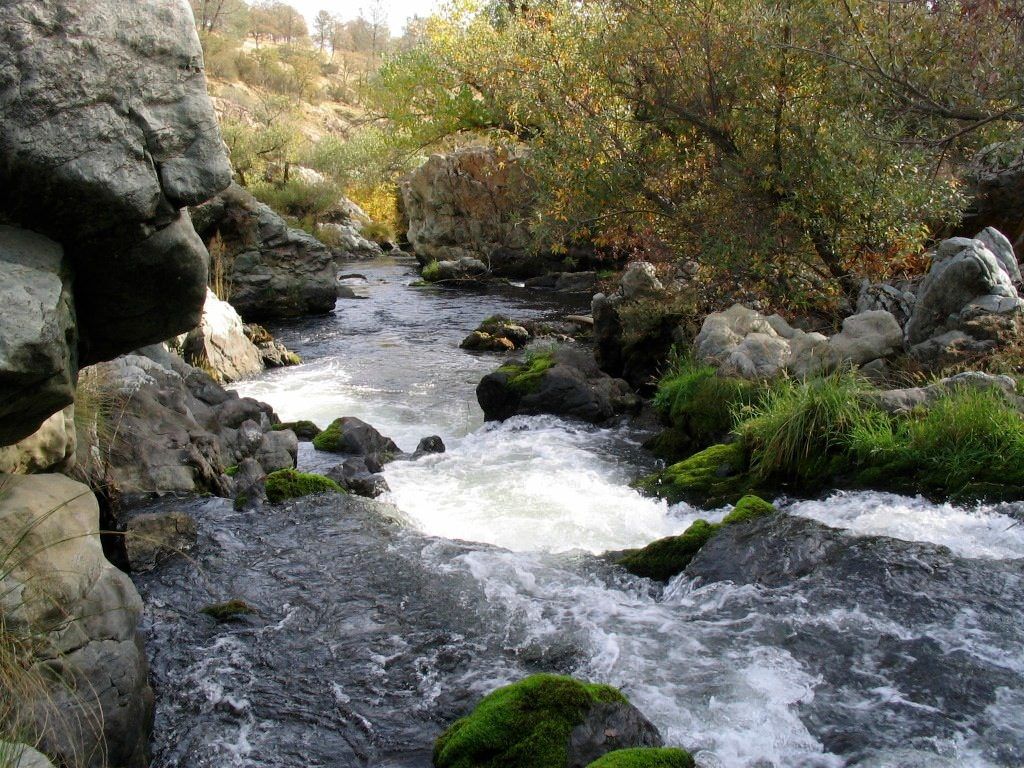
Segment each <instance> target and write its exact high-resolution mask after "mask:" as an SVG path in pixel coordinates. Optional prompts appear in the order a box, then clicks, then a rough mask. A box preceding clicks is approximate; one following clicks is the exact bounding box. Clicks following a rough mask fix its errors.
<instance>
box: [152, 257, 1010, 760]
mask: <svg viewBox="0 0 1024 768" xmlns="http://www.w3.org/2000/svg"><path fill="white" fill-rule="evenodd" d="M350 271H357V272H360V273H362V274H363V275H365V276H366V278H367V280H366V282H365V283H359V284H358V285H357V287H356V290H357V291H358V292H360V293H362V294H363V295H365V296H366V297H367V298H366V299H365V300H342V301H339V304H338V307H337V309H336V311H335V313H334V314H333V315H332V316H329V317H326V318H319V319H312V320H303V321H297V322H294V323H288V324H282V325H279V326H277V327H275V328H273V331H274V332H275V333H276V334H277V335H278V337H279V338H280V339H281V340H282V341H284V342H285V343H286V344H287V345H288V346H289V347H291V348H292V349H295V350H296V351H298V352H299V353H300V354H301V355H302V356H303V358H304V360H305V361H306V362H305V363H304V364H303V365H301V366H297V367H294V368H288V369H282V370H277V371H270V372H267V373H265V374H264V375H262V376H260V377H259V378H257V379H254V380H252V381H248V382H243V383H242V384H241V385H239V386H238V387H237V388H238V389H239V391H240V392H241V394H243V395H247V396H252V397H257V398H259V399H262V400H265V401H266V402H269V403H270V404H272V405H273V406H274V408H275V409H276V410H277V412H278V413H279V415H280V416H281V417H282V419H285V420H291V419H298V418H308V419H312V420H314V421H316V422H317V423H318V424H320V425H321V426H325V425H326V424H327V423H328V422H329V421H331V420H332V419H334V418H336V417H338V416H358V417H360V418H362V419H364V420H366V421H368V422H369V423H371V424H373V425H374V426H376V427H377V428H378V429H379V430H380V431H381V432H383V433H384V434H387V435H389V436H391V437H393V438H394V439H395V440H396V441H397V442H398V444H399V446H400V447H402V448H403V449H405V450H411V449H412V448H413V447H415V445H416V442H417V441H418V440H419V438H421V437H423V436H426V435H431V434H437V435H440V436H441V437H442V438H443V439H444V441H445V443H446V444H447V447H448V450H447V452H446V453H444V454H440V455H433V456H428V457H425V458H423V459H420V460H418V461H416V462H408V461H399V462H394V463H392V464H390V465H389V466H388V467H387V469H386V472H385V477H386V479H387V482H388V483H389V485H390V487H391V489H392V490H391V493H390V494H389V495H388V496H386V497H385V500H386V501H388V502H390V503H391V504H393V505H394V508H395V509H394V510H393V511H392V512H391V513H390V514H387V515H384V514H382V513H381V511H380V510H379V508H377V507H375V506H373V505H368V504H364V503H362V502H360V501H358V500H344V501H342V500H339V499H337V498H331V497H323V498H320V499H316V500H300V501H297V502H293V503H290V504H286V505H281V506H279V507H268V508H266V509H264V510H261V511H258V512H237V511H235V510H233V509H232V506H231V503H230V502H229V501H224V500H218V499H213V500H203V499H197V500H192V501H185V502H182V501H175V502H161V503H162V504H164V505H166V504H174V505H175V506H176V508H186V509H189V510H190V511H192V512H193V514H194V515H195V516H196V517H197V519H198V521H199V526H200V544H199V545H198V546H197V548H196V549H195V551H194V552H192V553H191V559H190V560H188V561H183V560H179V561H178V562H176V563H173V564H170V565H168V566H165V567H163V568H161V569H160V570H158V571H155V572H153V573H150V574H143V575H140V576H139V577H138V579H137V583H138V586H139V588H140V591H141V592H142V594H143V597H144V599H145V601H146V604H147V609H146V614H145V617H144V621H143V628H144V631H145V633H146V635H147V644H148V648H149V652H150V657H151V663H152V674H153V682H154V688H155V690H156V695H157V716H156V724H155V740H154V745H153V748H154V765H155V766H157V767H158V768H164V767H166V768H170V767H171V766H217V767H221V766H253V767H259V768H284V767H285V766H305V767H312V766H324V767H325V768H326V767H328V766H330V767H334V766H429V765H430V748H431V745H432V741H433V739H434V738H436V736H437V735H438V734H439V733H440V732H441V730H442V729H443V728H444V727H445V725H446V724H447V723H450V722H451V721H452V720H453V719H455V718H456V717H459V716H461V715H462V714H465V713H466V712H467V711H468V710H469V709H470V708H471V707H472V704H473V703H474V701H475V700H477V699H478V698H479V697H480V696H481V695H483V694H484V693H485V692H487V691H488V690H490V689H492V688H493V687H495V686H497V685H500V684H502V683H505V682H509V681H512V680H515V679H518V678H520V677H522V676H524V675H526V674H529V673H531V672H536V671H557V672H564V673H567V674H575V675H577V676H580V677H585V678H589V679H592V680H596V681H601V682H609V683H613V684H615V685H618V686H620V687H621V688H622V689H623V690H624V691H625V692H626V693H627V695H629V697H630V698H631V700H632V701H633V703H634V704H636V705H637V706H638V707H639V708H640V709H641V710H642V711H643V712H644V713H645V714H646V715H647V716H648V717H649V718H651V719H652V720H653V721H654V722H655V724H656V725H657V726H658V727H659V728H660V729H661V731H662V734H663V735H664V736H665V739H666V741H667V742H668V743H670V744H677V745H680V746H684V747H687V748H689V749H691V750H692V751H694V753H695V754H696V756H697V759H698V763H699V765H701V766H702V767H703V768H771V767H774V768H833V767H838V766H845V765H858V764H862V765H865V766H868V765H870V766H872V768H878V767H879V766H883V767H886V766H887V767H889V768H896V766H900V767H901V768H904V767H907V768H914V767H920V768H925V767H930V766H977V767H978V768H987V767H988V766H1006V767H1008V766H1020V765H1024V718H1021V716H1020V715H1021V712H1024V621H1022V620H1021V619H1020V615H1019V609H1020V606H1021V605H1022V604H1024V578H1022V577H1024V567H1022V563H1024V560H1022V558H1024V526H1021V525H1018V524H1017V522H1018V521H1019V519H1020V518H1021V517H1022V516H1024V512H1022V510H1021V507H1020V505H1001V506H982V507H977V508H971V509H963V508H957V507H952V506H950V505H941V504H932V503H930V502H927V501H924V500H921V499H909V498H902V497H897V496H892V495H888V494H879V493H858V494H850V493H835V494H832V495H830V496H829V497H828V498H825V499H822V500H818V501H803V502H783V506H784V508H785V511H786V512H788V513H789V514H790V515H793V516H796V517H798V518H800V519H802V520H804V521H818V522H820V523H824V524H825V525H826V526H831V527H833V528H839V529H842V533H841V534H836V535H837V536H838V539H837V541H838V544H837V545H836V546H835V547H833V549H832V550H830V552H832V553H833V554H832V555H830V557H829V558H826V559H824V560H822V561H821V562H820V563H818V564H817V565H816V567H815V568H814V569H813V570H812V571H811V572H809V573H801V574H799V575H798V576H795V577H794V578H793V580H792V582H791V583H785V584H775V585H766V584H765V583H760V582H746V581H743V580H742V579H741V580H738V581H724V582H723V581H718V582H709V581H708V580H705V579H701V578H699V577H698V578H695V579H691V578H687V577H686V576H680V577H677V578H676V579H674V580H673V581H672V582H671V583H670V584H669V585H667V586H665V587H663V586H661V585H656V584H652V583H650V582H648V581H645V580H642V579H638V578H634V577H632V576H629V575H628V574H625V573H623V572H621V571H620V570H618V569H616V568H614V567H612V566H610V565H609V564H608V563H607V562H606V561H605V560H604V559H602V558H601V557H600V553H602V552H604V551H607V550H617V549H622V548H626V547H631V546H639V545H643V544H645V543H647V542H649V541H651V540H653V539H655V538H658V537H661V536H665V535H668V534H671V533H675V532H678V531H681V530H682V529H684V528H685V527H686V526H687V525H688V524H689V523H690V522H692V521H693V520H694V519H696V518H697V517H706V518H707V519H710V520H716V519H719V518H720V517H721V516H722V515H723V514H724V512H725V510H718V511H712V512H701V511H698V510H695V509H693V508H691V507H689V506H687V505H685V504H684V505H677V506H675V507H669V506H668V505H666V504H665V503H663V502H659V501H656V500H652V499H646V498H642V497H641V496H639V495H638V494H636V493H635V492H633V491H632V490H630V488H629V485H628V484H629V481H630V480H631V479H633V478H634V477H636V476H637V475H638V474H640V473H641V472H642V471H644V470H645V469H649V468H650V461H651V460H650V458H649V457H647V456H646V455H645V453H644V452H643V451H642V450H641V449H640V446H639V438H638V436H637V435H636V434H634V433H632V432H630V430H629V429H627V428H624V427H623V428H616V429H599V428H595V427H590V426H586V425H582V424H577V423H569V422H565V421H562V420H560V419H557V418H554V417H529V418H525V417H518V418H514V419H511V420H509V421H507V422H505V423H503V424H498V425H493V424H487V425H484V424H483V419H482V415H481V413H480V410H479V408H478V407H477V405H476V399H475V396H474V388H475V386H476V384H477V382H478V381H479V379H480V377H481V376H483V375H484V374H485V373H487V372H488V371H490V370H492V369H493V368H494V367H495V366H496V365H497V358H496V357H495V356H493V355H475V354H469V353H466V352H464V351H462V350H460V349H458V342H459V341H460V340H461V339H462V337H463V336H465V335H466V333H468V332H469V331H470V330H472V329H473V328H474V327H475V326H476V325H477V324H478V323H479V322H480V320H482V319H483V318H484V317H487V316H489V315H492V314H495V313H505V314H510V315H512V316H514V317H518V318H545V317H551V316H557V315H558V314H563V313H565V312H566V311H573V310H578V309H579V305H578V304H576V305H574V304H572V302H569V303H566V301H565V300H564V299H560V298H555V297H553V296H549V297H544V296H541V297H538V296H536V295H530V294H529V293H527V292H526V291H516V290H509V291H506V292H502V293H497V294H494V293H490V294H465V293H454V292H448V291H443V290H439V289H433V288H414V287H411V286H410V284H411V283H412V282H414V281H415V279H416V275H415V273H414V271H413V270H412V266H411V262H408V261H405V260H397V261H396V260H387V259H385V260H380V261H378V262H373V263H370V264H365V263H364V264H359V265H353V266H352V267H351V269H350ZM330 465H331V462H330V461H329V457H324V456H322V455H317V454H316V452H314V451H313V450H312V448H311V446H310V445H309V444H303V445H302V447H301V449H300V466H302V467H305V468H310V469H323V468H326V467H328V466H330ZM807 525H808V526H810V529H809V530H810V534H808V535H810V536H811V537H812V538H813V537H814V536H818V535H819V533H820V534H821V535H825V534H829V533H832V532H830V531H829V529H828V528H824V527H822V526H816V524H813V523H807ZM819 529H820V531H819ZM822 532H823V533H822ZM235 597H238V598H242V599H245V600H246V601H248V602H249V603H251V604H252V605H253V606H255V607H256V608H257V611H258V612H257V613H256V614H255V615H253V616H250V617H247V618H245V619H244V620H242V621H239V622H235V623H229V624H222V625H217V624H214V622H212V620H210V619H208V618H207V617H205V616H201V615H199V614H198V613H197V610H198V608H199V607H201V606H202V605H203V604H205V603H208V602H212V601H215V600H224V599H228V598H235Z"/></svg>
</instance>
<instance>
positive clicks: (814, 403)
mask: <svg viewBox="0 0 1024 768" xmlns="http://www.w3.org/2000/svg"><path fill="white" fill-rule="evenodd" d="M864 389H865V384H864V383H863V382H862V381H861V380H860V379H858V378H857V377H856V376H855V375H854V374H852V373H847V372H841V373H837V374H834V375H831V376H827V377H824V378H819V379H811V380H810V381H806V382H796V381H792V380H789V379H783V380H780V381H778V382H775V383H773V384H772V386H770V387H769V388H768V389H767V390H766V391H765V392H764V394H763V395H762V397H761V398H760V399H759V400H758V402H757V403H755V404H754V405H753V406H751V407H750V408H749V409H747V410H745V411H744V412H743V414H742V416H743V420H742V422H741V423H740V424H739V426H738V427H737V433H738V434H739V435H740V437H741V439H742V441H743V443H744V445H745V446H746V449H747V452H748V455H749V456H750V469H751V472H752V474H753V475H754V477H756V478H757V479H758V480H762V481H764V480H768V479H769V478H772V477H775V478H779V477H783V478H785V477H791V478H795V479H799V480H803V481H813V480H816V479H820V478H823V477H827V476H830V475H831V474H834V473H835V471H836V469H837V468H839V466H840V465H839V464H838V463H837V459H838V458H839V457H841V456H842V455H843V454H844V453H845V450H846V447H847V446H848V445H849V440H850V436H851V435H852V434H853V432H854V431H855V430H858V429H865V428H869V427H870V425H871V424H872V423H873V422H875V421H877V420H879V419H882V418H884V415H883V414H882V413H881V411H879V410H878V409H877V408H874V407H872V406H871V405H869V404H867V403H866V402H865V401H864V398H863V394H864Z"/></svg>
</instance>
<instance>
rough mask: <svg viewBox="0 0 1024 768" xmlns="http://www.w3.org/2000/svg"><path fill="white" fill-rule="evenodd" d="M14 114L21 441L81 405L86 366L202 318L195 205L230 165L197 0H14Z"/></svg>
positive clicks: (3, 390) (7, 87)
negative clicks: (76, 396)
mask: <svg viewBox="0 0 1024 768" xmlns="http://www.w3.org/2000/svg"><path fill="white" fill-rule="evenodd" d="M0 113H2V114H3V120H2V121H0V220H3V221H4V222H5V223H6V224H8V225H10V227H11V228H5V232H4V235H3V242H0V278H2V279H0V285H2V286H3V288H2V290H4V291H5V294H4V296H3V297H2V298H3V302H4V316H3V326H2V329H0V336H2V337H3V338H4V340H5V342H6V344H5V347H4V351H3V352H0V403H3V406H2V407H0V409H2V410H0V444H8V443H11V442H14V441H16V440H18V439H21V438H23V437H26V436H27V435H29V434H32V433H33V432H34V431H35V430H36V429H38V427H39V426H40V425H41V424H42V422H43V421H45V420H46V419H47V418H48V417H49V416H50V414H52V413H54V412H56V411H59V410H61V409H62V408H64V407H65V406H67V405H68V404H70V402H71V394H72V388H73V385H74V379H75V374H76V370H77V366H78V365H79V364H88V363H91V362H96V361H98V360H103V359H109V358H111V357H114V356H115V355H117V354H119V353H122V352H125V351H127V350H130V349H133V348H135V347H138V346H140V345H143V344H148V343H153V342H156V341H159V340H162V339H166V338H169V337H171V336H174V335H175V334H178V333H182V332H185V331H187V330H188V329H189V328H192V327H194V326H195V325H196V323H197V322H198V320H199V313H200V308H201V306H202V300H203V295H204V292H205V288H206V280H207V259H208V254H207V252H206V249H205V248H204V247H203V244H202V242H201V241H200V240H199V238H198V236H197V235H196V233H195V231H194V229H193V228H192V225H191V222H190V220H189V217H188V214H187V213H186V212H185V211H183V210H182V209H183V208H184V207H185V206H188V205H194V204H197V203H200V202H202V201H204V200H206V199H207V198H209V197H210V196H212V195H214V194H216V193H217V192H219V191H220V190H222V189H224V188H225V187H226V186H227V185H228V183H229V182H230V175H231V173H230V167H229V166H228V161H227V157H226V155H225V152H224V146H223V142H222V141H221V138H220V134H219V131H218V128H217V123H216V118H215V116H214V113H213V109H212V107H211V104H210V101H209V98H208V96H207V92H206V82H205V77H204V74H203V58H202V49H201V47H200V44H199V39H198V36H197V34H196V31H195V26H194V24H193V19H192V13H191V10H190V8H189V5H188V3H187V2H185V0H170V1H169V2H158V1H157V0H140V1H139V2H133V3H128V4H126V3H123V2H120V1H119V0H88V2H86V1H85V0H12V2H7V3H4V4H3V5H2V6H0ZM40 235H45V236H46V238H49V241H50V242H47V241H46V240H44V239H42V238H41V237H40ZM62 251H63V252H62ZM19 299H20V300H19ZM12 308H16V310H17V313H14V312H13V311H12ZM33 334H34V338H33ZM26 364H29V365H30V367H31V369H32V371H31V375H26V370H25V366H26Z"/></svg>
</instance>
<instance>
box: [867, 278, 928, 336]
mask: <svg viewBox="0 0 1024 768" xmlns="http://www.w3.org/2000/svg"><path fill="white" fill-rule="evenodd" d="M914 288H915V286H914V285H912V284H911V283H910V282H909V281H906V280H903V281H900V282H897V283H872V282H870V281H869V280H864V281H863V282H862V283H861V287H860V293H859V294H858V296H857V308H856V313H857V314H860V313H861V312H870V311H872V310H876V309H884V310H885V311H886V312H888V313H889V314H891V315H892V316H893V317H894V318H896V322H897V323H899V324H900V327H901V328H903V327H905V326H906V324H907V321H908V320H909V319H910V315H911V314H912V313H913V311H914V304H916V303H917V294H916V293H914Z"/></svg>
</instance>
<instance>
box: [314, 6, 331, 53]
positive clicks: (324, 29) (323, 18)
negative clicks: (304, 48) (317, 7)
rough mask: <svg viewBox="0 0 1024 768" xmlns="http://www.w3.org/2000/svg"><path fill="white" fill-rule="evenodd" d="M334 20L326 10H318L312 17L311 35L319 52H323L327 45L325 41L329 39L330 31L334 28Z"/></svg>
mask: <svg viewBox="0 0 1024 768" xmlns="http://www.w3.org/2000/svg"><path fill="white" fill-rule="evenodd" d="M336 23H337V22H335V20H334V17H333V16H331V14H330V13H329V12H327V11H323V10H322V11H320V12H319V13H317V15H316V16H315V17H314V19H313V35H314V39H315V40H316V44H317V47H318V48H319V49H320V52H321V53H323V52H324V49H325V48H326V47H327V43H328V42H329V41H330V39H331V32H332V31H333V29H334V26H335V24H336Z"/></svg>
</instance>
